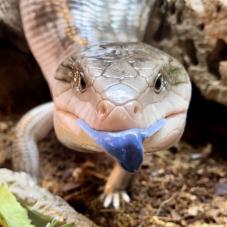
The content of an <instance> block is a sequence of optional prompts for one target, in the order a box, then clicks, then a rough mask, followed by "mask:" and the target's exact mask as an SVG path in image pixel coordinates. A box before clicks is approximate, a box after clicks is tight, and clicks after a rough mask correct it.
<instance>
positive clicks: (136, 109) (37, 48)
mask: <svg viewBox="0 0 227 227" xmlns="http://www.w3.org/2000/svg"><path fill="white" fill-rule="evenodd" d="M152 4H153V1H152V0H150V1H145V0H144V1H134V0H129V2H124V3H123V2H121V3H119V4H117V5H116V4H115V1H96V4H95V3H94V2H93V1H92V0H90V1H76V0H69V1H65V0H57V1H51V0H49V1H44V0H21V1H20V13H21V17H22V22H23V27H24V31H25V36H26V38H27V41H28V43H29V45H30V48H31V50H32V52H33V54H34V56H35V58H36V60H37V61H38V63H39V65H40V67H41V69H42V71H43V73H44V76H45V78H46V79H47V82H48V84H49V87H50V90H51V93H52V95H53V101H54V111H53V116H54V117H53V123H54V129H55V132H56V134H57V137H58V139H59V140H60V141H61V142H62V143H63V144H65V145H66V146H68V147H70V148H73V149H76V150H79V151H89V152H91V151H93V152H99V151H100V150H101V148H100V147H99V146H98V145H97V144H95V142H94V141H93V140H92V139H91V138H90V137H88V135H86V134H85V133H84V132H83V131H82V130H81V129H80V128H79V126H78V125H76V123H75V120H76V119H77V118H81V119H83V120H85V121H86V122H87V123H88V124H89V125H90V126H91V127H92V128H95V129H96V130H107V131H119V130H124V129H128V128H134V127H138V128H147V127H149V126H150V125H152V124H153V123H154V122H155V121H157V120H159V119H161V118H165V119H166V120H167V124H166V125H165V126H164V127H163V128H162V129H161V130H160V131H159V132H158V133H156V134H155V135H154V136H152V137H151V138H147V139H146V140H145V143H144V146H145V153H146V152H150V151H157V150H160V149H163V148H167V147H169V146H171V145H173V144H174V143H176V142H177V141H178V140H179V138H180V136H181V135H182V133H183V129H184V125H185V120H186V113H187V108H188V105H189V100H190V95H191V85H190V81H189V78H188V75H187V73H186V71H185V70H184V68H183V67H182V65H181V64H180V63H179V62H177V61H176V60H175V59H173V58H172V57H170V56H168V55H167V54H165V53H163V52H161V51H159V50H157V49H155V48H153V47H151V46H148V45H146V44H143V43H140V41H141V39H142V37H143V32H144V28H145V25H146V21H147V15H148V12H149V10H148V9H149V8H150V7H151V6H152ZM128 7H130V10H128ZM106 14H108V15H106ZM105 15H106V17H105V18H103V17H104V16H105ZM85 18H86V19H85ZM132 41H133V42H132ZM78 74H80V75H81V74H82V75H83V77H84V80H85V85H86V86H85V89H84V90H83V91H81V89H80V83H79V84H78V77H76V76H75V75H78ZM159 75H162V77H163V82H162V85H163V86H162V89H160V90H158V91H157V88H156V82H155V81H156V80H157V78H158V76H159ZM35 111H41V112H40V113H44V112H43V109H42V108H41V107H40V108H38V109H36V110H35ZM32 114H33V112H30V114H28V115H27V116H26V115H25V117H24V118H22V120H21V122H20V123H19V125H18V127H17V132H16V134H17V135H19V136H17V139H16V143H17V148H16V149H15V150H16V151H17V154H16V155H15V158H14V163H15V167H17V169H19V170H26V171H29V172H30V173H31V174H33V176H36V175H37V173H38V168H37V166H38V159H37V158H36V157H38V154H37V153H38V150H37V147H36V141H37V140H38V139H40V138H38V137H37V133H38V131H39V130H37V128H36V127H37V126H38V125H40V124H43V125H45V123H44V122H46V119H47V118H48V117H47V116H46V114H41V116H42V117H40V119H38V118H36V117H34V116H37V115H34V116H32ZM48 114H52V112H51V113H50V112H48ZM31 116H32V117H31ZM37 117H38V116H37ZM26 118H27V119H30V120H31V121H30V120H29V121H28V120H27V121H26V120H25V119H26ZM50 121H51V120H49V122H50ZM31 124H32V125H33V127H30V125H31ZM49 125H51V123H50V124H49ZM49 128H50V126H49V127H48V128H47V129H46V130H45V132H46V133H47V131H48V129H49ZM31 129H32V130H31ZM21 132H22V133H21ZM25 132H28V133H25ZM26 134H28V135H29V134H30V135H32V136H30V137H27V138H25V137H24V138H25V139H21V138H23V136H24V135H26ZM41 134H42V133H41ZM43 135H44V134H43ZM31 139H33V142H31ZM22 141H24V142H22ZM27 142H28V143H29V144H32V146H33V148H32V149H27V148H29V146H24V145H21V144H23V143H27ZM26 147H27V148H26ZM24 148H25V149H24ZM32 157H33V158H32ZM34 157H35V158H34ZM30 160H33V164H32V165H31V161H30ZM118 176H119V177H118ZM120 176H123V177H120ZM128 178H130V175H129V174H127V173H125V172H124V171H123V170H121V169H119V167H118V166H116V167H115V169H114V170H113V173H112V174H111V177H110V178H109V180H108V182H107V184H106V188H105V191H104V193H105V194H106V195H107V197H106V199H107V198H108V199H107V201H109V200H111V199H109V198H110V197H109V195H112V194H113V193H115V192H117V191H120V190H124V188H122V187H121V186H122V185H123V182H124V181H125V179H128ZM110 185H111V186H110ZM124 186H125V187H126V185H124ZM116 197H117V196H115V198H116ZM118 197H119V196H118ZM122 197H124V196H122ZM124 198H126V197H124ZM125 200H128V199H125ZM105 201H106V200H105ZM115 201H117V199H116V200H115ZM113 202H114V199H113ZM104 204H108V203H107V202H104ZM114 204H115V206H116V207H118V202H115V203H114Z"/></svg>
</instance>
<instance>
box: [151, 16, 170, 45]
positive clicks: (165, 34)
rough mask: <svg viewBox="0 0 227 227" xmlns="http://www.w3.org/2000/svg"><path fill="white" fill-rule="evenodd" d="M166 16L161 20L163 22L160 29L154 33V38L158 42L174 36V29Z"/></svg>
mask: <svg viewBox="0 0 227 227" xmlns="http://www.w3.org/2000/svg"><path fill="white" fill-rule="evenodd" d="M165 18H166V16H163V17H162V19H161V20H160V21H161V23H160V25H159V27H158V30H157V31H156V32H155V33H154V36H153V39H154V40H155V41H156V42H160V41H162V40H163V39H166V38H168V39H171V37H172V30H171V25H170V24H169V22H168V21H166V19H165Z"/></svg>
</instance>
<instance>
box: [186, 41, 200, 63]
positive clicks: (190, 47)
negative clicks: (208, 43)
mask: <svg viewBox="0 0 227 227" xmlns="http://www.w3.org/2000/svg"><path fill="white" fill-rule="evenodd" d="M184 49H185V52H186V53H187V55H188V57H189V58H190V61H191V63H192V64H193V65H197V64H198V59H197V56H196V48H195V44H194V41H193V40H192V39H186V40H185V42H184Z"/></svg>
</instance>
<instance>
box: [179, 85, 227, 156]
mask: <svg viewBox="0 0 227 227" xmlns="http://www.w3.org/2000/svg"><path fill="white" fill-rule="evenodd" d="M226 116H227V108H226V107H225V106H223V105H221V104H218V103H216V102H213V101H207V100H206V99H205V98H204V97H202V96H201V93H200V91H199V90H198V88H196V86H194V85H193V89H192V99H191V103H190V107H189V111H188V118H187V124H186V129H185V133H184V136H183V139H184V140H186V141H187V142H189V143H190V144H193V145H194V146H201V145H205V144H207V143H208V141H209V143H211V144H212V145H213V147H214V149H215V150H219V152H220V153H225V154H226V152H225V151H226V150H227V144H226V143H225V142H224V141H226V135H227V121H226ZM226 158H227V154H226Z"/></svg>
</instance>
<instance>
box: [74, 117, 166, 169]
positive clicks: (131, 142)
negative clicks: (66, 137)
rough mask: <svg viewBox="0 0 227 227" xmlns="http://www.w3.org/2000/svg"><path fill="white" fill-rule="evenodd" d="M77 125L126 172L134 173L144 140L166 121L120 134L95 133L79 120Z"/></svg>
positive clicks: (139, 161)
mask: <svg viewBox="0 0 227 227" xmlns="http://www.w3.org/2000/svg"><path fill="white" fill-rule="evenodd" d="M77 123H78V124H79V126H80V127H81V128H82V129H83V130H84V131H85V132H86V133H87V134H88V135H89V136H90V137H92V138H93V139H94V140H95V141H96V143H97V144H99V145H100V146H101V147H102V148H103V149H104V150H105V151H107V152H108V153H109V154H111V155H112V156H113V157H114V158H116V159H117V161H118V162H119V163H120V165H121V166H122V167H123V168H124V169H125V170H126V171H128V172H134V171H136V170H137V169H138V168H139V167H140V165H141V163H142V161H143V141H144V139H145V138H147V137H150V136H152V135H153V134H155V133H156V132H158V131H159V130H160V129H161V128H162V127H163V126H164V125H165V123H166V120H165V119H161V120H159V121H157V122H155V123H154V124H153V125H152V126H151V127H149V128H147V129H140V128H133V129H128V130H124V131H120V132H105V131H97V130H95V129H92V128H91V127H90V126H89V125H88V124H87V123H86V122H85V121H83V120H81V119H79V120H77Z"/></svg>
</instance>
